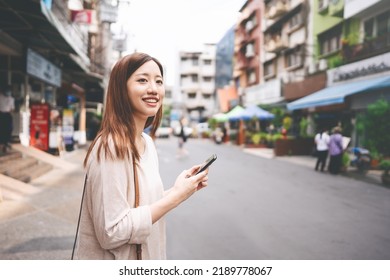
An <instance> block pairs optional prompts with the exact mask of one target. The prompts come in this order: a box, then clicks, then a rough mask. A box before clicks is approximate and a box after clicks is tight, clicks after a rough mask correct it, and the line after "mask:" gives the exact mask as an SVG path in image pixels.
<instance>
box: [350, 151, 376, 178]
mask: <svg viewBox="0 0 390 280" xmlns="http://www.w3.org/2000/svg"><path fill="white" fill-rule="evenodd" d="M350 152H351V153H353V155H354V156H355V157H354V158H353V159H352V160H351V166H354V167H356V168H357V170H358V172H360V173H362V174H366V173H367V172H368V170H370V168H371V159H372V157H371V154H370V151H369V150H367V149H364V148H361V147H353V148H350Z"/></svg>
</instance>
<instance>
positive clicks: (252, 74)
mask: <svg viewBox="0 0 390 280" xmlns="http://www.w3.org/2000/svg"><path fill="white" fill-rule="evenodd" d="M262 7H263V1H261V0H248V1H246V2H245V4H244V5H243V6H242V8H241V9H240V17H239V19H238V22H237V25H236V31H235V42H234V71H233V78H234V83H235V85H236V87H237V88H238V93H239V95H240V98H241V103H243V102H245V101H244V100H243V97H244V96H246V91H247V89H248V88H250V87H252V86H254V85H257V84H259V83H260V77H261V62H260V48H261V44H262V32H261V23H262V21H261V13H262Z"/></svg>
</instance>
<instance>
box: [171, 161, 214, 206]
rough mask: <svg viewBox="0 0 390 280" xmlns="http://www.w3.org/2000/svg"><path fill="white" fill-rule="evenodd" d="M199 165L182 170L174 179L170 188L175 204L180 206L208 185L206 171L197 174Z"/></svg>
mask: <svg viewBox="0 0 390 280" xmlns="http://www.w3.org/2000/svg"><path fill="white" fill-rule="evenodd" d="M199 168H200V165H195V166H193V167H191V168H190V169H187V170H184V171H183V172H181V173H180V174H179V176H178V177H177V178H176V181H175V184H174V186H173V187H172V194H173V195H174V196H175V198H176V199H177V203H178V204H180V203H182V202H183V201H185V200H186V199H188V198H189V197H190V196H191V195H193V194H194V193H195V192H196V191H198V190H200V189H202V188H204V187H206V186H207V183H208V176H207V175H208V173H209V171H208V169H206V170H205V171H203V172H201V173H199V174H197V175H195V174H196V172H197V171H198V170H199Z"/></svg>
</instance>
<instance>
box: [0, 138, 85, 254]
mask: <svg viewBox="0 0 390 280" xmlns="http://www.w3.org/2000/svg"><path fill="white" fill-rule="evenodd" d="M13 147H14V148H21V147H15V145H13ZM21 149H27V151H24V152H26V153H28V154H29V155H32V154H34V156H36V157H39V158H40V159H41V160H45V161H47V162H49V163H51V164H53V166H54V168H53V169H52V170H51V171H50V172H48V173H46V174H45V175H43V176H41V177H38V178H37V179H34V180H32V181H31V182H30V183H29V184H25V183H22V182H19V181H16V180H14V179H12V178H9V177H7V176H2V177H1V178H0V188H1V189H2V194H3V201H2V202H0V232H1V234H0V259H23V260H30V259H53V260H56V259H58V260H64V259H69V258H70V256H71V250H70V249H69V248H73V242H74V235H75V232H76V223H77V218H78V213H79V209H80V201H81V192H82V187H83V186H82V183H83V179H84V170H83V168H82V162H83V160H84V157H85V153H86V150H85V149H83V148H81V149H77V150H75V151H72V152H66V153H65V154H64V156H62V157H57V156H52V155H50V154H47V153H45V152H42V151H37V150H33V149H30V148H26V147H22V148H21Z"/></svg>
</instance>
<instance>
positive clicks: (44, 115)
mask: <svg viewBox="0 0 390 280" xmlns="http://www.w3.org/2000/svg"><path fill="white" fill-rule="evenodd" d="M30 146H32V147H35V148H37V149H40V150H42V151H47V150H48V149H49V105H48V104H32V105H31V118H30Z"/></svg>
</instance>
